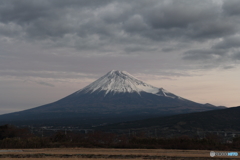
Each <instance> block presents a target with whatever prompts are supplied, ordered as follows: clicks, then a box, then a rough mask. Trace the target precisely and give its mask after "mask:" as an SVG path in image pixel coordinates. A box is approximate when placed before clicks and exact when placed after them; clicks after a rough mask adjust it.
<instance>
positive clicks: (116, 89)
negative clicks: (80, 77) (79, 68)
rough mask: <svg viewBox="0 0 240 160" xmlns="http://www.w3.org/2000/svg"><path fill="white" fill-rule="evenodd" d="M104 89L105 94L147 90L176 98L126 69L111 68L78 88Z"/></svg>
mask: <svg viewBox="0 0 240 160" xmlns="http://www.w3.org/2000/svg"><path fill="white" fill-rule="evenodd" d="M96 91H97V92H99V91H105V95H107V94H108V93H113V94H115V93H133V92H136V93H138V94H139V95H141V92H147V93H152V94H156V95H158V96H165V97H171V98H177V97H178V96H176V95H174V94H172V93H170V92H168V91H166V90H165V89H163V88H157V87H154V86H152V85H150V84H147V83H145V82H143V81H141V80H139V79H137V78H135V77H134V76H132V75H131V74H129V73H128V72H126V71H118V70H112V71H110V72H108V73H107V74H106V75H104V76H102V77H101V78H99V79H98V80H96V81H94V82H93V83H91V84H89V85H88V86H86V87H85V88H83V89H81V90H79V91H78V92H77V93H79V92H85V93H93V92H96Z"/></svg>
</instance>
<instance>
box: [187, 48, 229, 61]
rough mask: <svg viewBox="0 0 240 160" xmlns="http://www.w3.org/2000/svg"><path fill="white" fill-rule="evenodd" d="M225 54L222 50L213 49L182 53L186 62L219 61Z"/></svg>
mask: <svg viewBox="0 0 240 160" xmlns="http://www.w3.org/2000/svg"><path fill="white" fill-rule="evenodd" d="M225 54H226V52H225V51H224V50H213V49H205V50H203V49H201V50H189V51H186V52H185V53H184V57H183V58H184V59H187V60H194V61H195V60H201V61H204V60H215V59H220V58H221V57H222V56H224V55H225Z"/></svg>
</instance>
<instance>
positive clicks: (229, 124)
mask: <svg viewBox="0 0 240 160" xmlns="http://www.w3.org/2000/svg"><path fill="white" fill-rule="evenodd" d="M239 124H240V106H239V107H231V108H226V109H222V110H211V111H204V112H197V113H188V114H180V115H173V116H167V117H158V118H151V119H144V120H139V121H132V122H123V123H117V124H111V125H107V126H104V127H99V128H98V129H134V128H138V129H139V128H144V129H145V130H148V129H150V128H153V127H154V128H159V129H163V130H164V128H167V129H168V130H171V131H173V130H191V131H193V130H208V131H216V130H222V131H224V130H227V131H240V125H239Z"/></svg>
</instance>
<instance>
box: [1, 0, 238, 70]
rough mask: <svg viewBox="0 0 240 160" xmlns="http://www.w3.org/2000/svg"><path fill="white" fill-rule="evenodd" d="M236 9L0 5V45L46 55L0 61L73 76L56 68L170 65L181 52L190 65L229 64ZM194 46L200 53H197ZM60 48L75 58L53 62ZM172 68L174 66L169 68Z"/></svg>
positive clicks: (104, 0)
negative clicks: (128, 58) (102, 61)
mask: <svg viewBox="0 0 240 160" xmlns="http://www.w3.org/2000/svg"><path fill="white" fill-rule="evenodd" d="M238 3H239V1H234V0H230V1H219V3H217V1H209V0H196V1H191V0H177V1H171V0H169V1H166V0H160V1H159V0H152V1H144V0H139V1H134V0H123V1H117V0H101V1H99V0H93V1H89V0H69V1H65V0H42V1H38V0H21V1H17V0H8V1H1V2H0V35H1V37H2V41H6V43H8V44H12V45H14V46H17V45H18V43H19V42H20V41H21V42H22V43H28V44H31V45H33V46H34V45H36V46H38V49H41V50H43V49H44V50H45V51H46V52H43V53H37V54H36V53H35V52H37V51H36V49H32V50H31V51H32V53H29V54H26V53H23V52H21V53H18V54H16V53H15V51H14V53H13V54H8V52H9V51H8V50H4V49H1V51H0V55H2V56H3V55H4V56H5V57H6V56H7V57H8V58H9V56H10V55H11V56H12V58H13V57H15V58H16V57H21V58H22V59H23V57H24V58H25V59H28V60H30V61H29V63H30V64H31V63H32V64H31V65H33V64H35V65H34V66H38V67H40V66H41V67H40V68H51V69H50V70H52V68H58V67H59V68H58V69H62V68H63V67H62V66H64V67H66V68H69V69H68V70H71V69H72V68H74V67H72V65H69V64H67V63H66V64H61V65H59V62H61V61H64V62H67V61H74V63H72V64H76V63H77V62H75V61H81V60H79V59H80V58H76V55H79V56H80V57H81V56H86V55H87V56H93V57H94V56H96V55H98V56H100V55H101V56H103V57H104V56H109V55H110V56H119V55H121V54H122V55H129V54H131V55H134V54H136V55H139V56H140V55H141V56H142V55H144V54H145V55H148V56H149V54H151V55H157V54H158V55H159V56H162V58H161V59H171V56H175V57H176V56H178V57H179V59H178V60H176V58H172V59H175V60H176V61H181V57H180V56H179V55H176V52H179V54H181V53H183V54H182V59H184V60H186V59H187V60H189V61H188V62H189V63H191V61H193V63H194V61H195V60H201V61H202V62H203V61H204V60H207V61H206V63H209V62H210V60H215V59H219V58H221V59H222V60H223V59H228V60H229V59H232V56H233V54H230V53H231V52H232V50H231V49H233V48H237V47H238V45H239V44H240V43H239V38H238V36H236V35H238V34H239V20H238V18H236V16H234V15H237V14H238V11H239V9H238V8H239V7H238V6H239V5H238ZM220 39H221V41H219V40H220ZM197 45H201V46H202V48H201V47H197V48H196V47H195V46H197ZM181 46H184V47H181ZM60 48H61V49H62V50H64V51H65V52H66V54H68V52H69V55H71V54H70V53H72V52H74V54H73V55H74V56H67V57H63V56H56V54H55V53H56V52H58V51H55V49H59V50H61V49H60ZM48 49H49V50H48ZM29 50H30V49H29ZM53 52H54V54H53ZM172 52H174V53H175V55H174V54H171V53H172ZM126 53H127V54H126ZM40 57H41V58H40ZM153 57H154V56H153ZM226 57H228V58H226ZM49 59H50V60H49ZM63 59H65V60H63ZM140 59H141V58H140ZM142 59H143V58H142ZM11 60H12V62H15V61H19V59H11ZM23 61H24V60H23ZM36 62H41V63H36ZM49 62H51V63H49ZM175 63H178V62H173V63H172V64H175ZM179 63H180V62H179ZM82 64H85V62H82ZM14 65H15V64H13V66H14ZM24 65H25V64H24V63H23V64H22V65H21V66H22V67H23V66H24ZM6 66H8V65H6ZM6 66H5V68H6ZM9 66H10V65H9ZM23 68H24V67H23ZM33 68H34V67H33ZM36 68H37V67H36ZM70 68H71V69H70ZM8 69H13V68H8Z"/></svg>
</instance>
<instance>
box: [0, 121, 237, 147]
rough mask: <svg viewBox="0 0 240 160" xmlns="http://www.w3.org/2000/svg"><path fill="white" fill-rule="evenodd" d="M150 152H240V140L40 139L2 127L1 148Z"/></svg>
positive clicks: (61, 135)
mask: <svg viewBox="0 0 240 160" xmlns="http://www.w3.org/2000/svg"><path fill="white" fill-rule="evenodd" d="M58 147H89V148H93V147H94V148H96V147H101V148H149V149H157V148H161V149H199V150H239V149H240V137H235V138H234V139H233V141H232V143H225V142H223V140H222V139H221V137H219V136H217V135H214V134H209V135H207V136H206V137H205V138H199V137H188V136H180V137H173V138H164V137H162V138H150V137H147V136H145V134H144V133H142V134H139V135H134V136H129V135H118V134H114V133H106V132H101V131H95V132H91V133H87V134H83V133H76V132H67V133H66V132H64V131H58V132H56V133H54V134H52V135H49V136H45V137H42V136H37V135H35V134H32V133H31V132H30V130H29V129H28V128H18V127H16V126H12V125H3V126H0V148H2V149H9V148H58Z"/></svg>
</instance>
